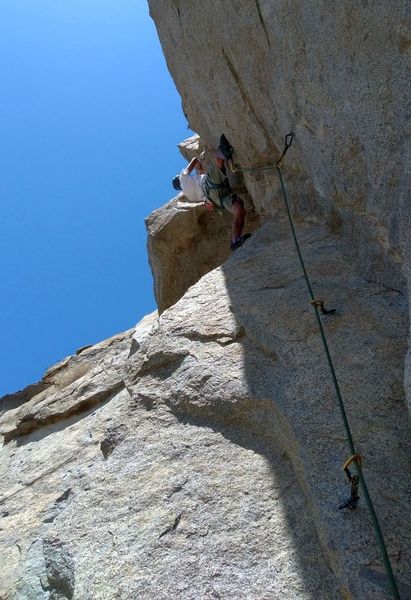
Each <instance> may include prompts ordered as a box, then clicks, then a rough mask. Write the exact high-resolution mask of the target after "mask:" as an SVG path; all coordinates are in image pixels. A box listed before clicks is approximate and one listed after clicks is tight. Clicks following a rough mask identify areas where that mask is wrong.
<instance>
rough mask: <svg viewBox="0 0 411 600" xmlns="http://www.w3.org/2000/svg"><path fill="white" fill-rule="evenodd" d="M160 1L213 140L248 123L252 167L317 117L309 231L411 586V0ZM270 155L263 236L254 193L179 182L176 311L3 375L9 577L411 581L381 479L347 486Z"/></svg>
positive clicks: (358, 589) (322, 595) (142, 590)
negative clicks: (39, 371)
mask: <svg viewBox="0 0 411 600" xmlns="http://www.w3.org/2000/svg"><path fill="white" fill-rule="evenodd" d="M149 4H150V9H151V13H152V15H153V17H154V18H155V20H156V24H157V27H158V30H159V34H160V38H161V41H162V43H163V47H164V51H165V54H166V57H167V60H168V64H169V66H170V70H171V71H172V74H173V76H174V78H175V81H176V84H177V86H178V88H179V90H180V92H181V95H182V98H183V103H184V108H185V112H186V113H187V115H188V118H189V120H190V123H191V126H192V127H193V128H195V129H196V130H197V131H198V132H199V133H200V134H201V139H202V140H203V141H204V143H205V144H206V145H207V146H213V145H216V142H217V141H218V137H219V135H220V133H221V132H224V133H225V134H226V135H227V136H228V138H229V139H230V141H231V142H232V143H233V144H234V146H235V148H236V155H235V160H236V162H237V163H238V164H241V165H242V166H244V167H249V168H252V167H255V166H256V165H257V166H258V165H266V164H268V163H270V162H272V161H273V156H274V157H277V155H278V154H279V150H280V149H281V145H282V136H283V134H284V133H285V132H287V131H288V130H289V129H290V128H293V129H294V130H295V132H296V138H295V142H294V144H293V146H292V148H291V150H290V151H289V153H288V155H287V162H286V166H285V168H284V173H285V179H286V185H287V189H288V191H289V195H290V197H291V202H292V212H293V214H294V216H295V219H296V228H297V233H298V237H299V239H300V242H301V247H302V253H303V256H304V258H305V260H306V264H307V268H308V272H309V275H310V277H311V282H312V285H313V287H314V292H315V295H316V297H319V298H324V299H325V301H326V305H327V307H332V308H336V309H337V312H336V314H335V315H334V316H322V317H321V319H322V322H323V326H324V329H325V332H326V335H327V338H328V341H329V345H330V352H331V356H332V359H333V361H334V363H335V368H336V373H337V377H338V380H339V383H340V387H341V391H342V394H343V398H344V401H345V404H346V410H347V415H348V419H349V421H350V424H351V429H352V433H353V437H354V440H355V443H356V448H357V451H358V452H360V453H361V454H362V455H363V456H364V475H365V477H366V480H367V483H368V486H369V490H370V493H371V496H372V498H373V501H374V504H375V509H376V512H377V514H378V517H379V520H380V524H381V527H382V531H383V534H384V537H385V541H386V544H387V549H388V553H389V555H390V558H391V562H392V565H393V569H394V572H395V575H396V579H397V582H398V586H399V589H400V594H401V598H402V599H405V598H410V597H411V578H410V573H411V569H410V554H411V540H410V536H411V527H410V525H411V523H410V520H411V511H410V498H411V486H410V477H409V462H408V461H409V455H410V452H409V449H410V448H409V432H408V427H407V410H406V395H405V389H404V381H405V387H407V386H410V385H411V374H410V373H411V366H410V365H411V354H410V352H409V350H408V351H407V343H408V342H407V332H408V328H409V319H408V308H409V303H408V288H407V285H408V282H409V281H410V276H411V271H410V269H411V260H410V252H411V250H410V248H411V241H410V236H409V231H410V229H409V227H410V204H409V201H408V198H407V196H406V190H407V187H406V186H407V177H409V172H408V171H407V169H406V168H404V162H405V160H406V156H407V154H406V153H407V150H406V149H404V148H406V146H405V119H404V115H405V110H406V109H405V101H404V99H405V98H407V97H409V94H407V93H406V80H405V77H404V75H403V71H402V69H403V66H404V64H405V60H406V56H407V51H408V49H409V48H410V45H409V42H407V37H406V29H405V18H406V17H407V10H408V9H407V8H406V6H405V3H404V4H403V3H400V2H396V1H395V2H393V3H390V7H389V9H390V10H389V11H387V6H385V5H383V4H381V3H380V4H378V3H374V4H372V5H371V3H369V2H367V1H366V0H363V1H362V2H359V3H355V4H354V3H350V2H348V3H347V2H346V3H341V6H340V5H338V6H337V5H335V6H331V5H330V3H325V2H320V1H316V2H314V4H311V5H310V6H308V3H302V2H296V3H293V4H292V6H290V3H288V4H287V5H286V4H282V3H278V2H277V3H273V2H269V1H268V0H267V1H265V0H259V1H257V0H256V2H251V3H250V2H245V0H236V1H235V2H229V3H223V2H220V3H217V2H212V3H210V5H208V4H207V3H198V2H195V1H194V0H173V1H172V2H170V1H167V2H166V1H165V0H150V2H149ZM408 16H409V15H408ZM199 144H200V141H199V139H198V137H195V138H192V139H190V140H189V141H187V142H185V143H184V144H183V145H182V146H181V151H182V153H183V154H184V156H185V157H186V158H187V159H189V158H191V156H192V155H193V153H198V151H199V150H200V149H201V146H200V145H199ZM244 178H245V183H246V186H247V190H248V192H249V194H250V196H249V198H248V199H247V203H248V204H250V203H251V204H252V206H253V207H254V209H255V211H256V215H257V216H256V221H255V223H254V224H253V221H252V220H250V223H249V226H250V227H251V228H253V227H254V228H255V227H256V226H257V219H258V218H259V217H260V218H261V221H262V222H263V225H262V226H261V227H260V228H259V229H258V231H254V234H253V236H252V238H251V239H250V240H248V241H247V242H246V243H245V244H244V246H243V247H242V248H240V249H238V250H237V251H236V252H235V253H233V254H232V255H230V256H228V248H227V246H228V244H227V241H228V239H229V219H228V215H225V216H223V217H220V216H219V215H209V214H208V213H206V212H205V211H204V209H203V208H202V207H199V206H193V205H192V204H190V203H188V202H186V201H185V199H184V198H183V197H181V196H179V197H177V198H176V199H174V200H172V201H171V202H169V203H168V204H166V206H165V207H163V208H162V209H160V210H159V211H156V212H155V213H153V215H151V216H150V217H149V218H148V220H147V228H148V234H149V239H148V247H149V254H150V263H151V266H152V269H153V275H154V282H155V290H156V297H157V300H158V304H159V312H160V313H161V314H160V316H158V314H157V313H153V314H152V315H148V316H147V317H145V319H143V320H142V321H141V322H140V323H139V324H138V325H137V326H136V328H134V329H132V330H130V331H127V332H124V333H122V334H119V335H117V336H115V337H113V338H111V339H109V340H106V341H104V342H101V343H100V344H97V345H95V346H90V347H84V348H82V349H80V350H79V351H78V352H77V354H76V356H72V357H68V358H67V359H65V360H64V361H62V362H61V363H59V364H58V365H55V366H54V367H52V368H51V369H49V370H48V371H47V373H46V374H45V376H44V378H43V379H42V381H41V382H39V383H37V384H34V385H32V386H29V387H28V388H26V389H25V390H23V391H21V392H18V393H16V394H13V395H9V396H6V397H4V398H2V399H0V434H1V435H2V438H3V446H2V447H1V448H0V477H1V481H2V484H3V485H2V488H1V492H0V565H1V577H0V599H1V600H37V599H40V600H42V599H44V600H90V599H92V600H112V599H115V598H118V599H120V600H129V599H130V600H131V599H133V600H134V599H135V598H141V599H144V600H146V599H147V600H151V599H153V600H154V599H156V600H157V599H161V600H163V599H164V600H168V599H171V598H173V599H174V598H178V599H181V600H194V599H195V600H197V599H202V600H209V599H210V600H211V599H217V598H221V599H224V600H230V599H232V600H269V599H270V600H271V599H274V598H281V599H285V600H295V599H298V600H330V599H334V598H335V599H337V598H342V599H344V600H352V599H355V600H386V599H388V598H389V597H390V594H389V591H388V582H387V577H386V573H385V570H384V568H383V564H382V560H381V555H380V552H379V549H378V546H377V542H376V539H375V535H374V530H373V528H372V525H371V521H370V517H369V513H368V510H367V508H366V505H365V503H364V499H363V498H362V495H363V493H362V491H361V489H360V496H361V498H360V502H359V506H358V508H357V509H356V510H355V511H353V512H344V511H343V512H339V511H338V509H337V507H338V506H339V505H340V504H341V503H342V502H343V501H344V500H345V499H346V498H347V497H348V495H349V486H348V485H347V483H346V480H345V476H344V473H343V471H342V469H341V466H342V464H343V462H344V461H345V459H346V458H347V456H348V455H349V453H350V452H349V446H348V444H347V439H346V435H345V432H344V427H343V422H342V418H341V415H340V412H339V409H338V404H337V400H336V398H335V393H334V388H333V383H332V379H331V377H330V374H329V370H328V365H327V362H326V358H325V354H324V350H323V348H322V345H321V339H320V336H319V335H318V330H317V324H316V319H315V314H314V312H313V308H312V307H311V306H310V304H309V296H308V293H307V289H306V285H305V281H304V278H303V277H302V273H301V269H300V265H299V262H298V257H297V255H296V252H295V248H294V246H293V242H292V238H291V236H290V231H289V225H288V223H287V222H286V221H285V216H284V208H283V206H282V204H281V203H280V199H281V196H280V195H279V194H278V191H279V188H278V182H277V180H276V179H275V174H274V173H273V172H271V171H270V170H269V169H267V170H261V171H246V172H245V173H244ZM404 357H406V368H405V380H404ZM410 397H411V394H410Z"/></svg>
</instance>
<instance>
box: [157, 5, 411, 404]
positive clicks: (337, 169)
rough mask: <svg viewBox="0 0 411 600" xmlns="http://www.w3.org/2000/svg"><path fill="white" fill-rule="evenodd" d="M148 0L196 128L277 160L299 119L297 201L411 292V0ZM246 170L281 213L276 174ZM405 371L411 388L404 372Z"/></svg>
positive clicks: (258, 193) (247, 156)
mask: <svg viewBox="0 0 411 600" xmlns="http://www.w3.org/2000/svg"><path fill="white" fill-rule="evenodd" d="M149 6H150V12H151V15H152V17H153V19H154V21H155V23H156V26H157V30H158V33H159V37H160V40H161V43H162V46H163V50H164V54H165V56H166V59H167V64H168V67H169V69H170V72H171V74H172V77H173V79H174V81H175V83H176V86H177V88H178V90H179V92H180V94H181V97H182V102H183V107H184V111H185V113H186V115H187V117H188V121H189V123H190V126H191V127H192V129H194V130H195V131H197V132H198V133H199V134H200V135H201V137H202V139H203V140H204V141H205V142H206V143H207V144H210V145H214V146H215V145H216V144H217V142H218V137H219V135H220V133H221V132H225V134H226V135H227V136H228V137H229V139H230V141H231V143H232V144H233V145H234V147H235V150H236V153H235V159H236V161H237V162H238V163H239V164H241V165H242V166H244V167H258V166H261V165H266V164H268V163H272V162H274V161H275V159H276V158H277V156H278V155H279V152H280V151H281V149H282V146H283V139H284V135H285V134H286V133H287V132H289V131H290V130H293V131H294V132H295V134H296V138H295V142H294V145H293V148H292V151H290V152H289V154H288V156H287V165H286V172H287V185H288V188H289V190H290V195H291V198H292V203H293V209H294V212H295V214H296V215H297V216H299V217H301V218H302V219H304V220H306V221H307V220H311V221H313V220H316V219H319V220H321V221H325V222H326V223H327V224H328V225H329V227H330V228H331V229H332V230H334V231H337V232H338V233H339V234H340V235H341V236H342V239H343V240H344V242H345V247H346V251H347V253H348V255H349V257H350V259H351V260H355V261H356V263H357V265H358V266H359V268H360V270H361V272H362V273H363V274H364V276H365V277H366V278H367V279H368V280H370V281H376V282H379V283H382V284H385V285H387V286H388V287H392V288H395V289H399V290H401V292H402V293H405V294H408V291H407V288H408V287H409V284H410V281H411V280H410V266H409V265H410V261H411V254H410V231H411V229H410V226H411V222H410V219H411V200H410V189H411V187H410V164H411V142H410V138H409V123H410V121H409V115H410V98H411V86H410V78H409V76H408V74H409V58H410V50H411V34H410V17H411V9H410V5H409V3H408V2H407V1H406V0H394V1H393V2H386V1H381V0H380V1H377V2H370V1H368V0H361V1H359V2H354V1H349V2H343V3H330V2H328V1H326V0H315V1H313V2H306V1H304V0H296V1H294V2H291V3H290V2H285V1H284V0H278V1H275V2H273V1H272V0H253V1H251V2H250V1H249V0H233V1H231V2H219V1H216V0H212V1H210V2H207V3H200V2H197V1H196V0H173V1H172V2H169V1H168V0H149ZM245 178H246V181H247V186H248V190H249V192H250V193H251V195H252V199H253V202H254V205H255V207H256V209H257V211H258V213H260V214H261V215H269V216H274V217H275V216H277V215H278V211H279V210H280V211H281V210H282V207H281V205H280V204H279V189H278V182H277V178H276V175H275V173H274V172H270V171H260V172H251V173H246V174H245ZM410 361H411V359H410V358H409V354H408V355H407V361H406V364H407V369H409V367H408V365H409V363H410ZM405 380H406V382H407V386H408V387H409V386H410V375H409V374H408V371H407V373H406V378H405ZM409 390H410V391H409V397H411V388H409Z"/></svg>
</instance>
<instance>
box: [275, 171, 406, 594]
mask: <svg viewBox="0 0 411 600" xmlns="http://www.w3.org/2000/svg"><path fill="white" fill-rule="evenodd" d="M280 166H281V165H280ZM280 166H278V167H277V171H278V175H279V178H280V183H281V188H282V191H283V195H284V204H285V208H286V210H287V215H288V220H289V222H290V227H291V233H292V236H293V238H294V243H295V247H296V249H297V253H298V258H299V259H300V264H301V268H302V270H303V273H304V277H305V281H306V283H307V287H308V292H309V295H310V298H311V300H315V298H314V294H313V290H312V287H311V283H310V280H309V278H308V274H307V270H306V268H305V264H304V260H303V257H302V254H301V250H300V246H299V243H298V239H297V235H296V233H295V229H294V224H293V220H292V217H291V212H290V207H289V204H288V199H287V194H286V191H285V187H284V181H283V177H282V174H281V169H280ZM313 308H314V311H315V316H316V319H317V323H318V328H319V330H320V334H321V339H322V342H323V345H324V351H325V354H326V357H327V362H328V366H329V367H330V371H331V377H332V380H333V383H334V388H335V393H336V396H337V400H338V404H339V407H340V411H341V415H342V419H343V422H344V427H345V433H346V435H347V440H348V445H349V447H350V451H351V454H356V450H355V446H354V441H353V438H352V435H351V430H350V425H349V423H348V418H347V413H346V411H345V407H344V402H343V399H342V396H341V391H340V386H339V385H338V381H337V376H336V373H335V369H334V365H333V361H332V359H331V354H330V351H329V348H328V343H327V339H326V337H325V333H324V328H323V324H322V322H321V319H320V314H319V312H318V307H317V306H316V305H315V304H313ZM355 466H356V469H357V473H358V477H359V480H360V483H361V487H362V490H363V492H364V497H365V501H366V503H367V507H368V510H369V511H370V515H371V520H372V523H373V526H374V530H375V535H376V537H377V541H378V545H379V548H380V551H381V555H382V559H383V562H384V566H385V569H386V571H387V575H388V579H389V582H390V586H391V591H392V596H393V598H395V600H400V594H399V591H398V586H397V582H396V580H395V576H394V572H393V570H392V567H391V563H390V559H389V556H388V552H387V548H386V546H385V543H384V538H383V535H382V531H381V527H380V524H379V522H378V518H377V515H376V512H375V510H374V506H373V503H372V500H371V497H370V494H369V492H368V488H367V484H366V482H365V478H364V475H363V472H362V469H361V467H360V465H359V464H358V463H357V462H355Z"/></svg>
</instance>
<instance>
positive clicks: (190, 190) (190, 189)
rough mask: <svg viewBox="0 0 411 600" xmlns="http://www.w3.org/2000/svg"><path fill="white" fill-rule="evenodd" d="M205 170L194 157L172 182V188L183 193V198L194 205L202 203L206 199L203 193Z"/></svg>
mask: <svg viewBox="0 0 411 600" xmlns="http://www.w3.org/2000/svg"><path fill="white" fill-rule="evenodd" d="M205 177H206V175H205V169H204V167H203V164H202V162H201V160H200V159H199V158H198V157H197V156H196V157H194V158H193V159H192V160H190V162H189V163H188V165H187V167H186V168H185V169H183V170H182V171H181V173H180V175H176V176H175V177H174V179H173V181H172V184H173V188H174V189H175V190H177V191H181V192H183V194H184V196H186V198H188V199H189V200H191V202H195V203H200V202H201V203H204V202H205V201H206V200H207V198H206V196H205V195H204V192H203V182H204V179H205Z"/></svg>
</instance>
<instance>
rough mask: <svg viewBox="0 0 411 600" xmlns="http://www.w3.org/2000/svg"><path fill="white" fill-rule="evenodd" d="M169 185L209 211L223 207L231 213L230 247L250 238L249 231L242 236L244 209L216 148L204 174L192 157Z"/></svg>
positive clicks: (232, 248)
mask: <svg viewBox="0 0 411 600" xmlns="http://www.w3.org/2000/svg"><path fill="white" fill-rule="evenodd" d="M194 169H195V173H193V170H194ZM172 185H173V188H174V189H175V190H179V191H182V192H183V194H184V195H185V196H186V197H187V198H188V199H189V200H191V201H192V202H196V203H197V202H202V203H204V205H205V207H206V209H207V210H208V211H213V210H214V209H215V208H217V209H220V210H224V209H225V210H228V211H229V212H230V213H231V214H232V215H233V225H232V236H231V250H235V249H236V248H239V247H240V246H241V245H242V244H243V243H244V242H245V240H246V239H248V238H249V237H250V234H246V235H241V232H242V230H243V227H244V220H245V214H246V211H245V209H244V204H243V201H242V200H241V198H239V197H238V196H237V195H236V194H233V192H232V190H231V187H230V184H229V181H228V178H227V174H226V160H225V158H224V156H223V155H222V154H221V152H220V151H219V150H217V151H216V152H215V154H214V161H213V162H212V163H211V165H210V167H209V169H208V170H207V173H206V174H205V169H204V167H203V164H202V160H201V157H200V158H198V157H195V158H193V159H192V160H191V161H190V163H189V164H188V165H187V167H186V168H185V169H183V170H182V171H181V174H180V175H176V177H174V179H173V181H172Z"/></svg>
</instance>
